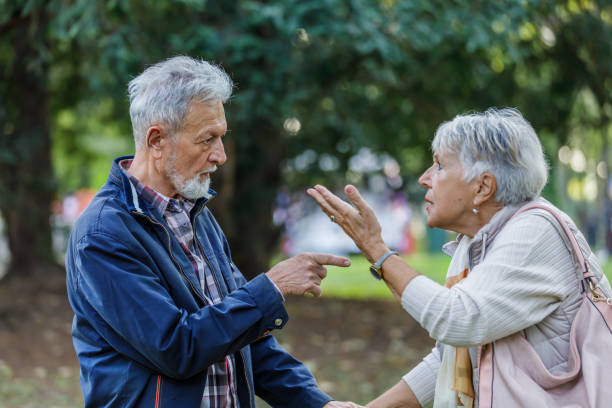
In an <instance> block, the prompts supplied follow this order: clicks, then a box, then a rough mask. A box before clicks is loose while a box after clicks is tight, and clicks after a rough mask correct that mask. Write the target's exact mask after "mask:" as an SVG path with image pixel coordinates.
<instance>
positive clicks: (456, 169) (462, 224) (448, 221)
mask: <svg viewBox="0 0 612 408" xmlns="http://www.w3.org/2000/svg"><path fill="white" fill-rule="evenodd" d="M419 184H420V185H422V186H423V187H425V188H427V194H425V201H426V202H428V203H429V205H428V206H427V208H426V210H427V225H429V226H430V227H431V228H442V229H445V230H450V231H455V232H461V233H464V234H465V233H469V232H470V231H472V230H473V228H474V225H473V224H474V223H475V217H474V213H473V212H472V209H473V208H474V205H473V199H474V195H475V194H474V193H475V191H476V186H475V181H472V182H469V183H467V182H465V181H464V180H463V166H462V165H461V162H460V161H459V158H458V157H457V155H456V154H454V153H441V152H435V153H434V156H433V164H432V165H431V167H430V168H428V169H427V170H426V171H425V173H423V175H421V177H420V178H419ZM468 235H469V234H468Z"/></svg>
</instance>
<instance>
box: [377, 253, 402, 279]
mask: <svg viewBox="0 0 612 408" xmlns="http://www.w3.org/2000/svg"><path fill="white" fill-rule="evenodd" d="M391 255H398V252H397V251H388V252H385V254H384V255H383V256H381V257H380V259H379V260H378V261H376V263H375V264H374V265H370V273H371V274H372V276H374V277H375V278H376V279H378V280H381V279H382V277H383V276H382V264H383V262H385V260H386V259H387V258H388V257H390V256H391Z"/></svg>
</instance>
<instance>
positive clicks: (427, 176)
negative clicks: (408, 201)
mask: <svg viewBox="0 0 612 408" xmlns="http://www.w3.org/2000/svg"><path fill="white" fill-rule="evenodd" d="M432 168H433V166H431V167H430V168H428V169H427V170H425V172H424V173H423V174H421V177H419V184H420V185H422V186H423V187H425V188H431V169H432Z"/></svg>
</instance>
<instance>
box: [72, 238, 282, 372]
mask: <svg viewBox="0 0 612 408" xmlns="http://www.w3.org/2000/svg"><path fill="white" fill-rule="evenodd" d="M73 257H74V267H72V268H70V269H71V270H69V274H71V276H70V277H69V282H71V283H70V286H69V293H70V292H71V296H72V299H71V302H72V303H73V304H74V305H76V308H75V312H76V313H80V314H85V315H86V316H87V320H88V323H89V324H90V325H92V326H94V328H95V330H96V332H98V333H99V334H100V335H101V336H102V337H103V338H104V340H105V341H106V342H108V343H109V344H110V346H111V347H112V348H114V349H115V350H117V351H118V352H119V353H121V354H125V355H127V356H129V357H130V358H131V359H134V360H136V361H138V362H140V363H141V364H143V365H145V366H147V367H149V368H151V369H154V370H157V371H159V372H161V373H163V374H164V375H166V376H169V377H172V378H176V379H182V378H188V377H191V376H193V375H195V374H198V373H200V372H202V371H203V370H205V369H206V368H207V367H208V366H209V365H211V364H212V363H214V362H216V361H219V360H221V359H223V357H224V356H225V355H227V354H230V353H233V352H236V351H238V350H239V349H240V348H242V347H244V346H245V345H248V344H249V343H251V342H253V341H254V340H255V339H257V338H258V337H259V336H261V335H262V334H263V333H264V332H266V331H269V330H272V329H275V328H278V327H280V326H282V324H284V322H286V321H287V318H288V316H287V313H286V311H285V308H284V305H283V302H282V299H281V297H280V296H278V294H276V292H275V290H274V288H273V286H272V283H271V282H270V280H269V279H268V278H267V277H266V276H259V277H257V278H255V279H253V280H252V281H250V282H249V283H247V284H245V285H244V286H242V287H241V288H239V289H237V290H235V291H233V292H232V293H231V294H229V295H228V296H226V297H225V298H224V300H223V301H222V302H220V303H218V304H215V305H209V306H205V307H202V308H201V309H199V310H197V311H195V312H193V311H192V312H191V313H190V312H188V311H187V310H185V309H182V308H178V307H177V306H176V304H175V302H174V301H173V299H172V296H171V294H170V293H169V292H168V290H167V289H166V286H164V284H163V282H161V280H160V279H161V278H160V277H159V276H158V275H157V274H156V273H155V272H154V271H152V270H151V268H150V267H149V266H148V265H149V262H147V258H148V257H149V254H147V253H146V252H145V251H144V250H142V249H139V248H137V247H136V245H131V246H130V245H128V244H126V243H124V242H122V241H121V239H120V238H118V237H114V236H109V235H106V234H104V233H94V234H89V235H86V236H84V237H83V238H82V239H81V240H80V241H79V242H78V243H77V246H76V250H75V253H74V254H73ZM271 293H273V294H274V295H273V296H270V294H271ZM275 322H282V324H281V325H275Z"/></svg>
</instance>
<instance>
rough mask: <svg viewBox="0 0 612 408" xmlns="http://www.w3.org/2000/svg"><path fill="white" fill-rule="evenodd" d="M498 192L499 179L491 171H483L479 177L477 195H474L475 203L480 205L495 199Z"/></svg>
mask: <svg viewBox="0 0 612 408" xmlns="http://www.w3.org/2000/svg"><path fill="white" fill-rule="evenodd" d="M496 192H497V180H496V179H495V176H494V175H493V174H491V173H483V174H482V175H481V176H480V177H479V178H478V183H477V184H476V196H475V197H474V205H475V206H480V205H482V204H483V203H485V202H487V201H489V200H494V199H495V193H496Z"/></svg>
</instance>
